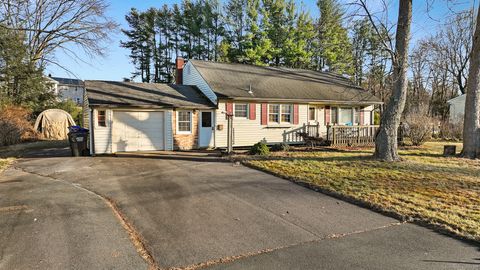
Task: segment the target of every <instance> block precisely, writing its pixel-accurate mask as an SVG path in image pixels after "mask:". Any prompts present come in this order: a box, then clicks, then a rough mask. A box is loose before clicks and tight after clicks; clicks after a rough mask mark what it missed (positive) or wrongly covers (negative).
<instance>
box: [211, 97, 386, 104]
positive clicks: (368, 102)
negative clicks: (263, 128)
mask: <svg viewBox="0 0 480 270" xmlns="http://www.w3.org/2000/svg"><path fill="white" fill-rule="evenodd" d="M218 99H219V100H244V101H264V102H300V103H321V104H361V105H372V104H378V105H381V104H383V102H381V101H342V100H321V99H318V100H317V99H288V98H251V97H231V98H221V97H219V98H218Z"/></svg>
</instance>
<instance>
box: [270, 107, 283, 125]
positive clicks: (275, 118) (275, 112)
mask: <svg viewBox="0 0 480 270" xmlns="http://www.w3.org/2000/svg"><path fill="white" fill-rule="evenodd" d="M279 120H280V105H279V104H269V105H268V122H277V123H278V122H279Z"/></svg>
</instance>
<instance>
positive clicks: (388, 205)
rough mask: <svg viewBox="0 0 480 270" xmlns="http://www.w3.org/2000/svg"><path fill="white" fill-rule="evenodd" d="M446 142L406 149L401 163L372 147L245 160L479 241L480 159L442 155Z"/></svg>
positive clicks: (386, 211)
mask: <svg viewBox="0 0 480 270" xmlns="http://www.w3.org/2000/svg"><path fill="white" fill-rule="evenodd" d="M444 144H445V143H444V142H428V143H426V144H425V145H424V146H420V147H409V148H403V149H402V150H401V151H400V155H401V157H402V158H403V159H404V161H402V162H381V161H377V160H375V159H373V158H372V152H373V150H371V149H368V150H362V149H357V150H352V149H343V150H342V151H317V152H295V151H292V152H276V153H272V154H271V155H270V156H268V157H260V156H255V157H252V156H243V157H240V158H243V159H244V163H246V164H247V165H249V166H252V167H254V168H258V169H260V170H263V171H268V172H271V173H273V174H275V175H278V176H281V177H284V178H286V179H290V180H293V181H298V182H302V183H306V184H307V185H309V186H312V187H315V188H316V189H318V190H321V191H322V192H325V193H327V194H333V195H335V196H338V197H341V198H344V199H346V200H349V201H354V202H357V203H360V204H362V205H364V206H367V207H370V208H372V209H375V210H378V211H381V212H385V213H389V214H392V215H394V216H397V217H401V218H402V219H405V220H412V221H416V222H418V223H421V224H428V225H429V226H433V227H435V228H436V229H438V230H440V231H443V232H448V233H452V234H456V235H459V236H461V237H465V238H468V239H472V240H476V241H479V242H480V208H479V207H478V206H479V205H480V160H465V159H462V158H455V157H448V158H447V157H443V156H442V152H443V145H444ZM450 144H451V143H450ZM458 148H460V149H461V144H457V149H458Z"/></svg>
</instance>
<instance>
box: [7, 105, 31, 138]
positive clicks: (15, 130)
mask: <svg viewBox="0 0 480 270" xmlns="http://www.w3.org/2000/svg"><path fill="white" fill-rule="evenodd" d="M31 115H32V111H31V110H30V109H27V108H24V107H20V106H13V105H7V106H5V107H3V108H2V109H1V110H0V146H5V145H12V144H17V143H21V142H25V141H34V140H37V139H38V133H37V132H36V131H35V130H34V129H33V125H32V119H31Z"/></svg>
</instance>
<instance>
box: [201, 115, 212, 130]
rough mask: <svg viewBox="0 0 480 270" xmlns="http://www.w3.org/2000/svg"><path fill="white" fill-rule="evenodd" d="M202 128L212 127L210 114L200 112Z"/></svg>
mask: <svg viewBox="0 0 480 270" xmlns="http://www.w3.org/2000/svg"><path fill="white" fill-rule="evenodd" d="M202 127H212V113H211V112H202Z"/></svg>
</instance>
